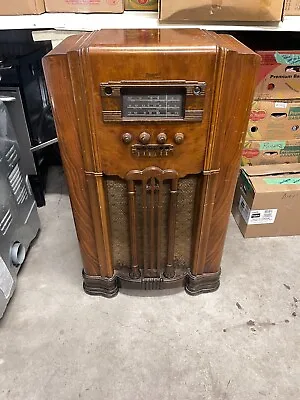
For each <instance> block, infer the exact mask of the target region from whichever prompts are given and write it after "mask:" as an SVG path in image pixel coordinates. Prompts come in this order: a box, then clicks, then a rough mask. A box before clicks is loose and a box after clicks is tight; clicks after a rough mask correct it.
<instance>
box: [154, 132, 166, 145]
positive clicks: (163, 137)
mask: <svg viewBox="0 0 300 400" xmlns="http://www.w3.org/2000/svg"><path fill="white" fill-rule="evenodd" d="M156 140H157V143H159V144H164V143H166V141H167V135H166V134H165V133H159V134H158V135H157V138H156Z"/></svg>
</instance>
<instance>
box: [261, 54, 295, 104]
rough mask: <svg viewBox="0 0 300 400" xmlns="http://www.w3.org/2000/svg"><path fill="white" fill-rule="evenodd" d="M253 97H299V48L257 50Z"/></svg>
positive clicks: (269, 98) (270, 98)
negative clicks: (257, 69) (257, 66)
mask: <svg viewBox="0 0 300 400" xmlns="http://www.w3.org/2000/svg"><path fill="white" fill-rule="evenodd" d="M258 54H259V55H260V56H261V67H260V70H259V73H258V81H257V86H256V90H255V95H254V98H255V99H268V100H277V99H300V50H285V51H258Z"/></svg>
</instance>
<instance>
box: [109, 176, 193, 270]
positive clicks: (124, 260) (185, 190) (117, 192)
mask: <svg viewBox="0 0 300 400" xmlns="http://www.w3.org/2000/svg"><path fill="white" fill-rule="evenodd" d="M106 186H107V195H108V204H109V215H110V223H111V237H112V255H113V264H114V267H115V268H116V269H120V268H124V267H128V266H130V265H131V257H130V236H129V212H128V197H127V184H126V181H124V180H122V179H119V178H117V177H108V176H107V177H106ZM196 187H197V176H196V175H190V176H188V177H186V178H182V179H180V180H179V185H178V197H177V210H176V233H175V254H174V264H175V267H176V268H177V269H178V268H180V269H185V268H188V267H190V266H191V261H192V260H191V246H192V232H193V215H194V203H195V195H196ZM141 190H142V186H141V184H139V183H137V184H136V204H137V234H138V249H139V252H138V254H139V265H140V267H142V266H143V219H142V217H143V215H142V196H141ZM169 191H170V184H169V182H168V181H165V182H164V184H163V195H162V199H163V200H162V215H163V218H162V219H163V223H162V229H161V256H162V264H163V265H162V268H164V266H165V265H166V259H167V240H168V211H169V198H170V195H169ZM149 248H150V246H148V245H147V248H146V251H148V249H149Z"/></svg>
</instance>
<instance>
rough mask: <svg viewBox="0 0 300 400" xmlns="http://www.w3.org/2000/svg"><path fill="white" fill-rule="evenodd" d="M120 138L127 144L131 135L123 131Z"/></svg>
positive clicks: (130, 139)
mask: <svg viewBox="0 0 300 400" xmlns="http://www.w3.org/2000/svg"><path fill="white" fill-rule="evenodd" d="M122 140H123V142H124V143H125V144H129V143H131V141H132V135H131V134H130V133H124V134H123V135H122Z"/></svg>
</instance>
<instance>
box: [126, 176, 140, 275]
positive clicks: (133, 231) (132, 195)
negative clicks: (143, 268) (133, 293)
mask: <svg viewBox="0 0 300 400" xmlns="http://www.w3.org/2000/svg"><path fill="white" fill-rule="evenodd" d="M128 203H129V231H130V248H131V274H130V275H131V277H132V278H136V279H137V278H139V277H140V271H139V265H138V243H137V216H136V191H135V185H134V182H133V181H132V180H131V181H128Z"/></svg>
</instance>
